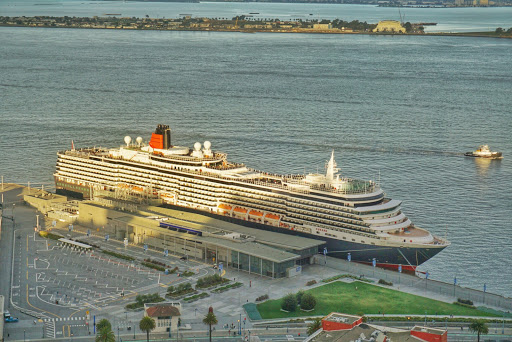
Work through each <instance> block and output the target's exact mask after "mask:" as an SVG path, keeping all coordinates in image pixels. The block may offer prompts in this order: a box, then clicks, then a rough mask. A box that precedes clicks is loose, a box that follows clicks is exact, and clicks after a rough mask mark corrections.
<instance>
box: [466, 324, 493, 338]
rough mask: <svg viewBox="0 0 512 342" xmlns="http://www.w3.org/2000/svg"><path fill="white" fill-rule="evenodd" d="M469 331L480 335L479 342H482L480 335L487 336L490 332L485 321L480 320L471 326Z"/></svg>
mask: <svg viewBox="0 0 512 342" xmlns="http://www.w3.org/2000/svg"><path fill="white" fill-rule="evenodd" d="M469 331H472V332H474V333H477V334H478V342H480V334H484V335H485V334H487V333H488V332H489V328H488V327H487V325H486V324H485V322H484V321H481V320H478V321H474V322H473V323H471V324H470V325H469Z"/></svg>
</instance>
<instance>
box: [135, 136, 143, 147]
mask: <svg viewBox="0 0 512 342" xmlns="http://www.w3.org/2000/svg"><path fill="white" fill-rule="evenodd" d="M135 141H136V142H137V144H139V147H140V144H142V137H137V139H135Z"/></svg>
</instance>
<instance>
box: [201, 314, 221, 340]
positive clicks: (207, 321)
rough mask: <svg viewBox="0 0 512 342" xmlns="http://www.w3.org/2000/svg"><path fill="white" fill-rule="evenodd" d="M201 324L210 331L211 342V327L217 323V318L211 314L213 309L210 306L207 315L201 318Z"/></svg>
mask: <svg viewBox="0 0 512 342" xmlns="http://www.w3.org/2000/svg"><path fill="white" fill-rule="evenodd" d="M203 323H204V324H206V325H207V326H208V328H209V330H210V342H212V325H215V324H217V323H218V321H217V317H216V316H215V314H214V313H213V308H212V307H211V306H210V308H209V309H208V313H207V314H206V316H204V318H203Z"/></svg>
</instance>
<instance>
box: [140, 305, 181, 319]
mask: <svg viewBox="0 0 512 342" xmlns="http://www.w3.org/2000/svg"><path fill="white" fill-rule="evenodd" d="M146 313H147V314H148V316H149V317H167V316H181V314H180V310H179V309H178V308H177V307H175V306H173V305H165V304H160V305H155V306H152V307H150V308H147V309H146Z"/></svg>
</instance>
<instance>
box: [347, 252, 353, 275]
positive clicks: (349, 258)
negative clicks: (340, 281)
mask: <svg viewBox="0 0 512 342" xmlns="http://www.w3.org/2000/svg"><path fill="white" fill-rule="evenodd" d="M347 260H348V273H350V261H352V255H351V254H350V253H347Z"/></svg>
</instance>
